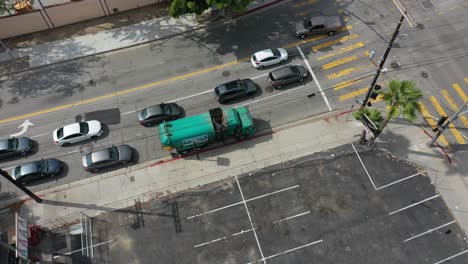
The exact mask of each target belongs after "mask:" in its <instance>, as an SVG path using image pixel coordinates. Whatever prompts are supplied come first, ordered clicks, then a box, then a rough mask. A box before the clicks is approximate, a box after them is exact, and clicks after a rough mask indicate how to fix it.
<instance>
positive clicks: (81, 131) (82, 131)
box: [80, 122, 89, 134]
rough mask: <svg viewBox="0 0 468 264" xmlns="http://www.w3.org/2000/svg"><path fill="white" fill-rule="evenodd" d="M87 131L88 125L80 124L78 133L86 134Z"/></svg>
mask: <svg viewBox="0 0 468 264" xmlns="http://www.w3.org/2000/svg"><path fill="white" fill-rule="evenodd" d="M88 131H89V126H88V123H86V122H80V133H81V134H87V133H88Z"/></svg>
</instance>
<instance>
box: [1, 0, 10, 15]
mask: <svg viewBox="0 0 468 264" xmlns="http://www.w3.org/2000/svg"><path fill="white" fill-rule="evenodd" d="M10 9H11V3H10V1H8V0H0V14H2V13H5V12H7V11H8V10H10Z"/></svg>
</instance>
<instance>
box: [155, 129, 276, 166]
mask: <svg viewBox="0 0 468 264" xmlns="http://www.w3.org/2000/svg"><path fill="white" fill-rule="evenodd" d="M274 133H275V132H274V131H271V132H268V133H264V134H259V135H255V136H252V137H248V138H245V139H241V140H236V141H234V142H231V143H227V144H224V145H220V146H216V147H212V148H207V149H203V150H201V151H199V152H197V153H191V154H188V155H185V156H182V157H177V158H172V159H168V160H160V161H158V162H156V163H153V164H151V165H149V167H155V166H160V165H163V164H165V163H169V162H173V161H176V160H180V159H184V158H186V157H191V156H195V155H197V154H200V153H204V152H208V151H211V150H215V149H220V148H223V147H227V146H231V145H235V144H238V143H242V142H245V141H250V140H252V139H256V138H259V137H264V136H268V135H272V134H274Z"/></svg>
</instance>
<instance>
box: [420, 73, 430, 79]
mask: <svg viewBox="0 0 468 264" xmlns="http://www.w3.org/2000/svg"><path fill="white" fill-rule="evenodd" d="M421 77H423V78H424V79H425V78H427V77H429V74H427V72H421Z"/></svg>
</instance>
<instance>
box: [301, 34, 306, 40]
mask: <svg viewBox="0 0 468 264" xmlns="http://www.w3.org/2000/svg"><path fill="white" fill-rule="evenodd" d="M306 37H307V35H306V34H301V35H299V38H300V39H305V38H306Z"/></svg>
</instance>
